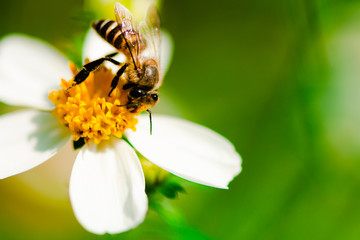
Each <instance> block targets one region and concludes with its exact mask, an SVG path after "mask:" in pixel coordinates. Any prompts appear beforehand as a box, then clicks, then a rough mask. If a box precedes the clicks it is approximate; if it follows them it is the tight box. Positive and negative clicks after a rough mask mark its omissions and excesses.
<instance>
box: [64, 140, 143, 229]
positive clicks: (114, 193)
mask: <svg viewBox="0 0 360 240" xmlns="http://www.w3.org/2000/svg"><path fill="white" fill-rule="evenodd" d="M69 191H70V200H71V204H72V207H73V210H74V213H75V216H76V218H77V219H78V221H79V222H80V224H81V225H82V226H83V227H84V228H85V229H87V230H88V231H90V232H93V233H96V234H104V233H111V234H115V233H120V232H124V231H127V230H129V229H132V228H134V227H136V226H137V225H139V224H140V223H141V222H142V221H143V220H144V218H145V215H146V212H147V208H148V205H147V197H146V194H145V179H144V173H143V171H142V168H141V165H140V161H139V159H138V157H137V156H136V154H135V151H134V149H132V148H131V147H130V146H129V145H128V144H127V143H126V142H125V141H123V140H115V142H114V146H112V147H109V146H108V147H106V148H104V149H101V150H100V149H98V147H97V146H90V147H84V148H82V149H81V150H80V152H79V155H78V157H77V158H76V160H75V164H74V167H73V171H72V173H71V179H70V190H69Z"/></svg>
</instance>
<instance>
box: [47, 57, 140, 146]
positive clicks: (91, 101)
mask: <svg viewBox="0 0 360 240" xmlns="http://www.w3.org/2000/svg"><path fill="white" fill-rule="evenodd" d="M70 69H71V70H72V72H73V73H74V76H75V75H76V73H77V72H78V70H77V69H76V67H75V65H74V64H73V63H70ZM114 76H115V75H114V74H113V73H112V71H111V70H110V69H107V68H106V67H105V66H102V67H101V68H99V69H98V70H96V71H94V72H91V73H90V75H89V76H88V78H87V79H86V80H85V81H84V82H82V83H81V84H79V85H76V86H74V87H72V88H70V89H69V90H67V89H68V88H69V87H70V86H71V85H72V84H73V82H74V78H72V79H70V80H69V81H66V80H64V79H62V80H61V85H60V86H61V87H62V89H60V90H57V91H52V92H51V93H50V94H49V99H50V100H51V101H52V102H53V103H54V105H55V109H54V110H53V111H52V113H53V114H54V115H55V116H56V117H57V118H58V120H59V121H60V122H61V123H62V124H64V125H65V126H66V127H67V128H68V129H69V130H70V131H71V133H72V134H73V140H74V141H77V140H79V139H80V138H83V139H84V140H85V142H86V143H89V141H90V140H92V141H93V142H94V143H96V144H98V143H99V142H100V141H101V140H106V139H109V137H110V136H111V135H114V136H116V137H118V138H121V137H122V134H123V133H124V131H125V129H128V128H130V129H132V130H133V131H135V130H136V128H135V125H136V124H137V121H138V120H137V119H136V116H138V115H139V114H140V113H141V112H142V111H145V110H146V109H147V107H146V106H140V107H138V109H136V111H135V112H131V111H132V110H133V109H131V108H130V109H128V108H127V107H125V106H120V105H125V104H126V103H127V102H128V98H127V96H128V91H129V90H126V91H125V90H123V89H122V86H123V85H124V84H125V80H124V79H123V78H120V80H119V84H118V86H117V88H115V89H114V91H113V92H112V93H111V96H110V97H109V96H108V94H109V92H110V89H111V87H110V84H111V81H112V79H113V78H114Z"/></svg>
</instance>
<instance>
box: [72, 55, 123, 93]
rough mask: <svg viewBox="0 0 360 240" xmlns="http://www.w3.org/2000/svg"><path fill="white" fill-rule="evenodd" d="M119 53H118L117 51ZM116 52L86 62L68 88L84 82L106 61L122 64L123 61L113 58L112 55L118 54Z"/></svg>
mask: <svg viewBox="0 0 360 240" xmlns="http://www.w3.org/2000/svg"><path fill="white" fill-rule="evenodd" d="M116 54H117V53H116ZM116 54H114V53H112V54H110V55H108V56H106V57H103V58H99V59H97V60H94V61H92V62H89V63H87V64H85V65H84V66H83V68H82V69H81V70H80V72H78V74H76V76H75V78H74V83H73V84H72V85H71V86H70V87H69V88H68V89H67V90H69V89H70V88H72V87H74V86H76V85H79V84H80V83H82V82H83V81H85V80H86V78H87V77H88V76H89V74H90V73H91V72H92V71H94V70H96V69H97V68H98V67H99V66H100V65H101V64H102V63H103V62H104V61H109V62H111V63H113V64H115V65H120V64H121V63H120V62H118V61H116V60H114V59H112V58H111V56H114V55H116Z"/></svg>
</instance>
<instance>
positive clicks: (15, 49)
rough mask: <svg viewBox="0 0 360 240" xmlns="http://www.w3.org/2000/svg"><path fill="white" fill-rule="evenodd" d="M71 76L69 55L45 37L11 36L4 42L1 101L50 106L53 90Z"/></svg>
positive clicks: (1, 44)
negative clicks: (63, 53) (43, 39)
mask: <svg viewBox="0 0 360 240" xmlns="http://www.w3.org/2000/svg"><path fill="white" fill-rule="evenodd" d="M71 76H72V74H71V72H70V69H69V67H68V61H67V60H66V58H65V57H64V56H62V55H61V54H60V53H59V52H58V51H56V50H55V49H54V48H52V47H51V46H50V45H49V44H47V43H45V42H43V41H41V40H38V39H35V38H30V37H27V36H25V35H10V36H8V37H6V38H4V39H3V40H2V41H1V42H0V85H1V88H0V101H3V102H5V103H7V104H10V105H15V106H27V107H34V108H40V109H50V108H51V107H52V103H51V102H50V101H49V100H48V95H49V92H50V91H51V90H53V89H57V88H59V87H58V86H59V85H60V80H61V78H66V79H67V78H70V77H71Z"/></svg>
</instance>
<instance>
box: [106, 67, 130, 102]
mask: <svg viewBox="0 0 360 240" xmlns="http://www.w3.org/2000/svg"><path fill="white" fill-rule="evenodd" d="M127 66H128V64H127V63H125V64H124V65H123V66H122V67H121V68H120V69H119V71H117V72H116V75H115V77H114V78H113V80H112V81H111V90H110V92H109V94H108V96H109V97H110V94H111V93H112V91H114V89H115V88H116V87H117V85H118V83H119V79H120V77H121V75H122V74H123V73H124V71H125V69H126V68H127Z"/></svg>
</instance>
